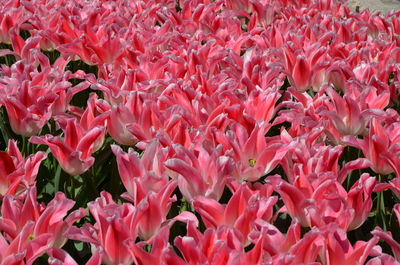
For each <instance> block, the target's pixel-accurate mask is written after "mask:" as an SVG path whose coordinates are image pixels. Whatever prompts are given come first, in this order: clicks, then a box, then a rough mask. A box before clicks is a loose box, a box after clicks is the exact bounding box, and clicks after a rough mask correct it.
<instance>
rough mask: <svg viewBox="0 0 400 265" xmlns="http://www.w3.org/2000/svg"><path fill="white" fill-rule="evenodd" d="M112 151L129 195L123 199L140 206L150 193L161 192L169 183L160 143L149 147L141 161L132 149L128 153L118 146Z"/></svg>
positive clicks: (153, 142) (154, 142)
mask: <svg viewBox="0 0 400 265" xmlns="http://www.w3.org/2000/svg"><path fill="white" fill-rule="evenodd" d="M111 149H112V151H113V153H114V155H115V156H116V158H117V165H118V172H119V175H120V178H121V180H122V183H123V184H124V186H125V188H126V190H127V193H124V194H122V197H123V198H125V199H127V200H129V201H131V202H133V203H134V204H135V205H138V204H139V203H140V202H141V201H142V200H143V199H144V198H145V197H146V195H147V194H148V193H149V192H156V193H158V192H160V191H161V190H162V189H164V188H165V187H166V186H167V185H168V183H169V180H168V176H167V174H166V169H165V168H164V165H163V163H164V161H165V159H166V158H167V157H166V154H165V152H164V151H166V150H165V149H164V150H161V149H160V144H159V142H158V141H152V142H151V143H150V144H149V145H147V147H146V150H145V151H144V154H143V156H142V158H141V159H139V157H138V154H137V153H136V152H134V151H133V150H132V149H129V151H128V153H125V152H123V151H122V149H121V148H120V147H119V146H117V145H112V146H111Z"/></svg>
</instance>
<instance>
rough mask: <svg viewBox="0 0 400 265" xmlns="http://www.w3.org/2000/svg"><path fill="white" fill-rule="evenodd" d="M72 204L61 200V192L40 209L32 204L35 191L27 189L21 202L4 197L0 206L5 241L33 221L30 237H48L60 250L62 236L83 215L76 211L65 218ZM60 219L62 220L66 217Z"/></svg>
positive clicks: (70, 201)
mask: <svg viewBox="0 0 400 265" xmlns="http://www.w3.org/2000/svg"><path fill="white" fill-rule="evenodd" d="M74 204H75V202H73V201H72V200H69V199H67V198H66V197H65V195H64V194H63V193H57V194H56V195H55V198H54V199H53V200H52V201H51V202H50V203H49V204H48V205H47V206H46V207H45V208H44V206H43V205H39V203H38V202H37V201H36V188H30V189H29V190H28V192H27V195H26V198H25V200H24V201H23V202H22V201H20V200H18V199H16V198H13V197H12V196H11V195H7V196H5V197H4V200H3V204H2V207H1V213H2V217H1V219H2V223H3V224H2V230H3V231H5V232H6V233H7V235H8V237H9V238H15V237H16V236H18V233H19V232H20V230H21V229H22V228H23V227H24V226H25V225H26V224H27V223H29V222H34V227H33V230H32V236H33V237H34V238H35V237H39V236H41V235H45V234H49V235H50V237H49V239H50V242H49V243H48V244H51V245H52V246H56V247H61V246H63V245H64V244H65V242H66V238H65V237H64V233H66V232H67V231H68V229H69V228H70V227H71V226H72V224H73V223H74V222H75V221H77V220H79V219H81V218H82V217H84V216H85V215H86V213H85V211H84V209H82V208H80V209H79V210H76V211H74V212H72V213H71V214H70V215H68V216H67V212H68V211H69V210H70V209H72V207H73V205H74ZM66 216H67V218H65V220H63V218H64V217H66Z"/></svg>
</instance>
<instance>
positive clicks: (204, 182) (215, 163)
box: [165, 145, 231, 202]
mask: <svg viewBox="0 0 400 265" xmlns="http://www.w3.org/2000/svg"><path fill="white" fill-rule="evenodd" d="M221 151H222V146H218V147H217V148H216V149H215V150H213V151H211V153H209V152H208V151H207V150H206V149H205V148H204V147H203V146H201V145H197V146H195V147H194V148H193V149H189V150H188V149H186V148H184V147H182V146H176V153H177V154H178V155H177V157H176V158H171V159H169V160H167V161H166V162H165V166H166V167H167V168H168V169H170V170H172V171H174V172H176V173H178V174H179V176H178V187H179V190H180V191H181V192H182V195H183V196H184V198H185V199H186V200H187V201H189V202H191V201H192V200H193V199H194V198H195V197H197V196H200V195H201V196H206V197H209V198H213V199H216V200H218V199H219V198H220V197H221V195H222V192H223V189H224V186H225V183H226V176H227V175H228V174H229V172H230V171H231V164H230V160H229V158H228V157H226V156H223V155H222V154H221ZM196 153H197V155H196Z"/></svg>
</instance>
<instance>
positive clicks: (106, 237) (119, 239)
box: [67, 192, 137, 265]
mask: <svg viewBox="0 0 400 265" xmlns="http://www.w3.org/2000/svg"><path fill="white" fill-rule="evenodd" d="M88 208H89V210H90V212H91V214H92V216H93V217H94V219H95V221H96V223H95V224H94V225H91V224H85V225H84V226H83V227H82V228H77V227H73V228H71V229H70V230H69V232H68V234H67V237H68V238H70V239H73V240H79V241H83V242H88V243H91V244H92V253H93V252H94V255H100V259H101V260H102V263H104V264H107V265H119V264H131V263H132V262H133V261H134V258H133V257H132V255H131V254H130V252H129V250H128V249H127V248H126V246H125V245H124V242H127V240H129V239H132V240H136V235H137V213H136V209H135V207H133V206H132V205H131V204H127V203H125V204H122V205H118V204H116V203H115V202H114V201H113V200H112V197H111V195H110V194H108V193H106V192H102V193H101V197H100V198H98V199H96V201H94V202H90V203H89V204H88Z"/></svg>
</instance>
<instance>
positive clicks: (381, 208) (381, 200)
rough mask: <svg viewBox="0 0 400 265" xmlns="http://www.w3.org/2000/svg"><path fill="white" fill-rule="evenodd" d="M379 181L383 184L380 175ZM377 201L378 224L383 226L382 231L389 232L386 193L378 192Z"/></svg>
mask: <svg viewBox="0 0 400 265" xmlns="http://www.w3.org/2000/svg"><path fill="white" fill-rule="evenodd" d="M378 180H379V182H381V180H382V176H381V175H379V176H378ZM376 196H377V199H376V204H377V205H376V206H377V207H376V211H377V212H376V218H377V222H376V223H377V224H379V223H380V224H381V225H382V229H383V230H384V231H387V227H386V216H385V215H386V211H385V197H384V191H381V192H378V193H377V195H376Z"/></svg>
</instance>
